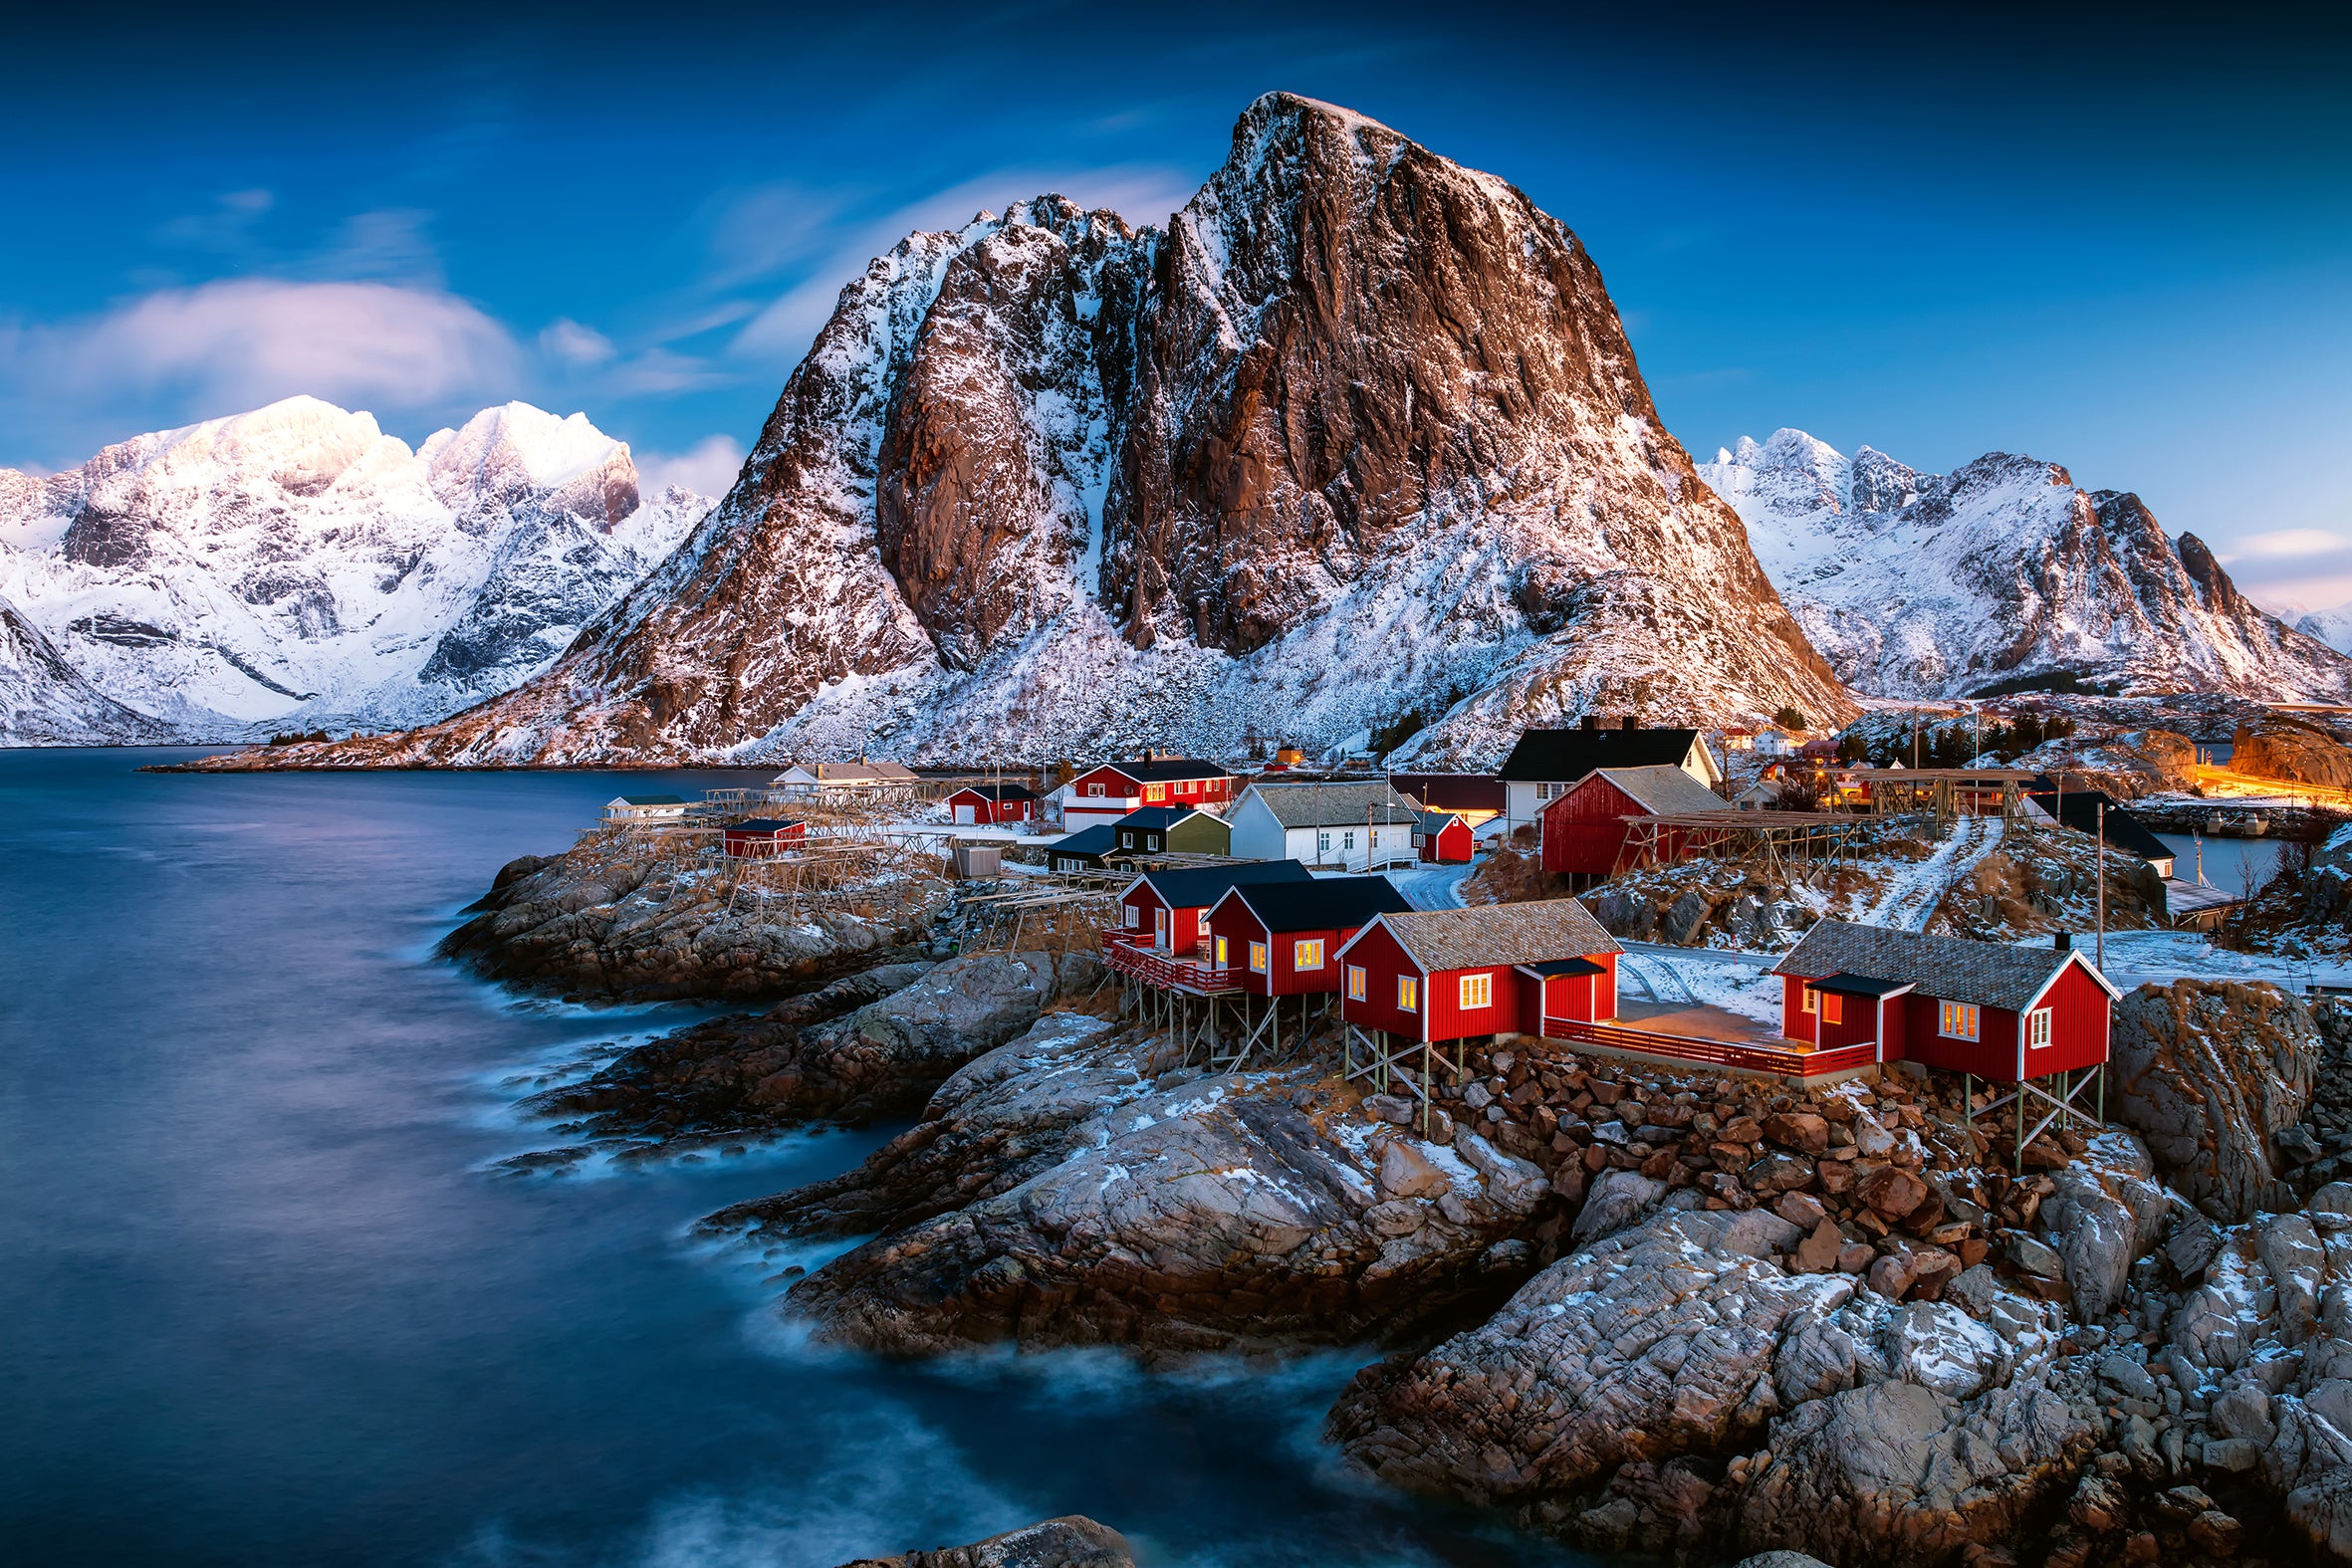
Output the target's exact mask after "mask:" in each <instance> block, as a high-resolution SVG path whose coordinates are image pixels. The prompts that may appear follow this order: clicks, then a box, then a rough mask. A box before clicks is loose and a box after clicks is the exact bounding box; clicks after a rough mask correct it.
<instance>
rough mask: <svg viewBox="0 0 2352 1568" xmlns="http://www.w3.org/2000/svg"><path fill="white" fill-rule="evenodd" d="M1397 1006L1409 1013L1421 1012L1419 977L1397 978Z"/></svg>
mask: <svg viewBox="0 0 2352 1568" xmlns="http://www.w3.org/2000/svg"><path fill="white" fill-rule="evenodd" d="M1396 1005H1397V1006H1398V1007H1400V1008H1403V1009H1404V1010H1405V1011H1407V1012H1419V1011H1420V1010H1421V979H1420V977H1419V976H1417V975H1399V976H1398V977H1397V978H1396Z"/></svg>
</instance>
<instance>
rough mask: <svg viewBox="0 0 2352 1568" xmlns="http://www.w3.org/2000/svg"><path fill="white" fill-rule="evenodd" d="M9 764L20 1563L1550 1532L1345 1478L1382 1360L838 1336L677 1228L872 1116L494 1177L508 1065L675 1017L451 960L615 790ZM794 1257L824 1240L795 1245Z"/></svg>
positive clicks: (815, 1557)
mask: <svg viewBox="0 0 2352 1568" xmlns="http://www.w3.org/2000/svg"><path fill="white" fill-rule="evenodd" d="M190 755H196V754H194V753H182V752H119V751H112V752H110V751H7V752H0V922H4V926H0V932H4V937H0V940H4V943H5V946H4V947H0V952H5V955H6V958H5V961H4V964H0V1543H5V1545H4V1546H0V1560H5V1561H7V1562H9V1563H25V1564H79V1563H141V1564H148V1563H173V1564H177V1563H223V1564H228V1563H234V1564H239V1565H252V1564H276V1563H338V1564H342V1563H446V1564H503V1563H513V1564H530V1565H557V1564H640V1563H641V1564H658V1565H662V1568H699V1565H705V1564H708V1565H734V1564H744V1565H750V1564H761V1565H775V1568H797V1565H802V1564H814V1565H827V1564H832V1563H837V1562H840V1561H842V1560H844V1559H846V1558H849V1557H853V1556H858V1555H861V1554H868V1553H879V1552H886V1551H897V1550H903V1549H905V1548H908V1547H912V1546H926V1545H942V1544H948V1543H951V1542H960V1541H965V1540H970V1539H974V1538H976V1537H978V1536H981V1535H985V1534H988V1533H991V1532H993V1531H996V1530H1001V1529H1006V1528H1010V1527H1011V1526H1013V1525H1015V1524H1020V1523H1025V1522H1027V1521H1029V1520H1032V1519H1036V1518H1042V1517H1045V1516H1048V1515H1051V1514H1056V1513H1062V1512H1071V1511H1077V1512H1085V1513H1090V1514H1093V1515H1094V1516H1096V1517H1098V1518H1101V1519H1103V1520H1105V1521H1107V1522H1109V1523H1112V1524H1114V1525H1116V1526H1118V1527H1119V1528H1121V1529H1123V1530H1126V1531H1127V1532H1129V1533H1130V1535H1132V1536H1133V1537H1134V1538H1136V1539H1137V1541H1138V1543H1139V1545H1141V1546H1142V1547H1143V1548H1144V1549H1145V1551H1146V1553H1147V1555H1148V1557H1149V1559H1150V1560H1151V1561H1154V1562H1159V1563H1187V1564H1195V1563H1197V1564H1209V1563H1216V1564H1230V1565H1236V1568H1240V1565H1258V1564H1267V1565H1273V1564H1294V1563H1300V1562H1318V1563H1399V1564H1404V1563H1458V1564H1490V1563H1492V1564H1502V1563H1514V1564H1525V1563H1539V1562H1546V1561H1566V1560H1569V1559H1563V1558H1554V1557H1552V1556H1550V1555H1549V1554H1547V1553H1546V1552H1545V1551H1544V1550H1543V1549H1542V1548H1540V1547H1538V1546H1537V1545H1536V1544H1535V1543H1533V1542H1530V1541H1529V1540H1527V1539H1525V1538H1523V1537H1517V1536H1512V1535H1509V1534H1506V1533H1504V1532H1501V1531H1499V1530H1497V1529H1496V1528H1495V1527H1493V1526H1492V1525H1491V1524H1488V1523H1486V1522H1485V1521H1482V1520H1480V1519H1477V1518H1474V1517H1469V1516H1464V1515H1457V1514H1451V1513H1445V1512H1440V1511H1435V1510H1431V1509H1427V1508H1422V1507H1419V1506H1415V1505H1412V1504H1408V1503H1405V1502H1403V1501H1401V1500H1399V1499H1396V1498H1393V1497H1390V1496H1388V1495H1386V1494H1384V1493H1380V1492H1376V1491H1366V1490H1362V1489H1358V1488H1356V1487H1354V1486H1352V1485H1351V1484H1350V1483H1349V1481H1348V1480H1347V1478H1346V1477H1345V1476H1344V1475H1343V1474H1341V1473H1340V1472H1338V1471H1337V1470H1336V1468H1335V1467H1334V1466H1333V1464H1332V1463H1331V1460H1330V1456H1329V1455H1328V1454H1327V1453H1326V1452H1325V1451H1324V1450H1322V1449H1321V1448H1320V1446H1319V1445H1318V1444H1317V1442H1316V1438H1315V1434H1316V1429H1317V1427H1318V1425H1319V1423H1320V1420H1321V1417H1322V1413H1323V1412H1324V1410H1325V1409H1326V1408H1327V1407H1328V1405H1329V1403H1330V1401H1331V1399H1332V1398H1333V1396H1334V1395H1335V1394H1336V1393H1337V1392H1338V1389H1339V1387H1340V1385H1341V1384H1342V1383H1344V1381H1345V1380H1346V1378H1347V1376H1348V1374H1349V1373H1350V1372H1351V1371H1352V1370H1353V1368H1354V1366H1355V1365H1356V1364H1358V1363H1359V1362H1360V1361H1361V1360H1362V1359H1364V1358H1363V1357H1362V1356H1351V1355H1333V1356H1327V1357H1323V1358H1319V1359H1316V1360H1312V1361H1309V1362H1306V1363H1304V1364H1302V1365H1296V1366H1293V1367H1290V1368H1287V1369H1284V1370H1280V1371H1275V1372H1263V1371H1256V1372H1254V1371H1247V1370H1244V1369H1241V1368H1239V1367H1230V1368H1223V1369H1212V1370H1210V1371H1207V1372H1203V1373H1201V1374H1199V1375H1195V1376H1189V1377H1186V1378H1182V1379H1171V1378H1164V1377H1152V1376H1147V1375H1144V1374H1141V1373H1138V1372H1136V1371H1134V1370H1132V1369H1131V1368H1129V1367H1128V1366H1127V1365H1126V1364H1125V1363H1123V1362H1122V1361H1120V1360H1118V1359H1117V1358H1115V1357H1110V1356H1105V1355H1100V1354H1091V1353H1073V1354H1056V1355H1047V1356H1035V1357H1026V1358H1012V1357H1007V1356H986V1357H979V1358H975V1359H973V1360H971V1361H969V1362H965V1363H960V1364H955V1365H950V1366H944V1367H942V1366H931V1367H909V1366H898V1365H890V1364H884V1363H881V1362H877V1361H875V1360H872V1359H870V1358H866V1357H862V1356H852V1355H844V1354H840V1353H837V1352H832V1353H823V1352H818V1351H814V1350H812V1349H810V1348H809V1347H807V1346H805V1345H803V1344H802V1343H800V1342H799V1341H798V1340H797V1339H796V1337H795V1336H794V1335H793V1334H792V1333H791V1332H790V1331H789V1330H787V1329H786V1328H784V1327H782V1326H781V1325H779V1323H778V1322H777V1320H776V1319H775V1318H774V1316H773V1315H772V1314H771V1313H770V1312H769V1311H768V1309H767V1302H768V1300H769V1299H770V1297H771V1295H772V1294H773V1291H772V1290H771V1289H770V1288H769V1287H765V1286H763V1285H762V1283H761V1280H762V1278H763V1275H764V1274H765V1273H766V1272H767V1271H768V1270H769V1269H771V1268H773V1267H775V1266H778V1265H777V1264H776V1263H774V1262H770V1263H768V1264H765V1265H763V1264H761V1263H760V1262H758V1261H757V1260H754V1259H751V1258H748V1257H745V1256H743V1255H741V1254H739V1253H730V1252H726V1251H716V1252H714V1251H711V1250H708V1249H705V1248H701V1247H698V1246H696V1245H694V1244H691V1243H689V1242H688V1241H687V1240H686V1239H685V1230H686V1227H687V1226H688V1225H689V1224H690V1223H691V1222H692V1221H693V1220H694V1219H695V1218H697V1217H698V1216H700V1215H702V1214H704V1213H707V1212H708V1211H710V1210H712V1209H715V1208H717V1207H719V1206H720V1205H723V1204H726V1203H730V1202H733V1201H735V1200H738V1199H742V1198H748V1197H752V1196H755V1195H757V1194H761V1193H767V1192H774V1191H777V1190H780V1189H782V1188H786V1187H790V1186H793V1185H795V1184H797V1183H800V1182H804V1181H809V1180H812V1179H815V1178H819V1177H823V1176H829V1175H831V1174H833V1173H835V1172H837V1171H840V1170H843V1169H845V1168H847V1167H849V1166H851V1165H853V1164H855V1163H856V1162H857V1161H858V1160H859V1159H861V1158H863V1157H864V1155H865V1154H866V1153H867V1151H869V1150H870V1149H871V1148H873V1147H874V1146H875V1145H876V1144H877V1143H879V1142H880V1141H881V1140H882V1139H883V1138H884V1137H885V1136H887V1134H888V1132H889V1131H891V1129H878V1130H876V1131H874V1132H869V1133H860V1134H841V1133H834V1134H825V1135H817V1136H808V1137H802V1138H796V1139H792V1140H789V1141H787V1142H784V1143H782V1144H779V1145H777V1146H775V1147H772V1148H768V1149H763V1150H760V1151H757V1152H755V1153H753V1154H752V1155H749V1156H746V1157H742V1158H738V1159H734V1160H728V1161H712V1162H706V1163H699V1164H669V1165H663V1166H657V1167H655V1168H652V1169H650V1170H630V1171H626V1172H614V1171H610V1170H603V1171H591V1172H588V1173H584V1174H575V1175H572V1176H566V1177H557V1178H537V1179H524V1180H517V1179H513V1178H507V1177H501V1176H497V1175H493V1174H490V1173H489V1170H488V1168H489V1167H490V1166H491V1164H492V1163H493V1162H495V1161H497V1160H499V1159H501V1158H503V1157H505V1156H507V1155H511V1154H514V1153H518V1152H521V1151H524V1150H528V1149H532V1148H535V1147H540V1146H543V1145H544V1144H545V1143H546V1142H548V1141H549V1140H548V1139H547V1138H546V1137H545V1136H544V1135H543V1134H540V1133H537V1132H535V1130H534V1129H532V1128H531V1127H529V1126H526V1125H524V1124H522V1123H520V1122H518V1121H517V1120H516V1119H515V1118H514V1117H513V1116H512V1115H511V1114H510V1113H509V1111H508V1109H507V1107H508V1105H509V1104H510V1103H511V1101H512V1100H513V1099H514V1098H515V1097H516V1095H517V1094H518V1093H519V1092H521V1090H520V1089H519V1088H518V1086H517V1080H519V1079H520V1078H523V1077H525V1076H527V1075H529V1074H531V1073H533V1072H534V1071H535V1070H544V1069H546V1068H549V1067H551V1066H554V1065H557V1064H561V1063H564V1062H567V1061H573V1060H576V1059H577V1058H578V1057H579V1055H580V1053H581V1052H583V1051H585V1050H587V1049H588V1048H590V1047H592V1046H594V1045H595V1044H597V1043H598V1042H604V1041H612V1040H616V1039H623V1038H627V1037H632V1036H642V1035H643V1034H645V1033H647V1032H650V1031H655V1030H659V1029H663V1028H668V1027H672V1026H675V1025H676V1024H678V1023H681V1022H684V1021H686V1020H688V1019H690V1018H692V1017H694V1016H698V1015H699V1014H698V1013H697V1012H695V1011H694V1010H692V1009H688V1008H637V1009H612V1010H605V1011H588V1010H585V1009H580V1008H565V1007H561V1006H557V1005H553V1004H548V1003H543V1002H529V1001H524V1000H520V999H517V998H515V997H512V996H509V995H507V994H505V993H502V992H500V991H497V990H495V989H493V988H490V987H486V986H482V985H479V984H477V983H474V982H472V981H468V980H466V979H464V978H462V977H460V976H459V975H457V974H455V973H454V972H452V971H451V970H450V969H448V968H447V967H446V966H444V965H440V964H436V963H434V962H433V961H432V960H431V959H430V957H429V952H430V949H431V947H432V945H433V943H434V942H435V940H437V939H438V938H439V936H440V935H441V934H442V933H443V932H444V931H446V930H447V929H448V928H449V926H450V925H451V924H452V923H453V921H454V919H455V917H456V914H457V911H458V910H459V909H460V908H461V907H462V906H463V905H465V904H466V903H467V902H469V901H470V900H472V899H473V898H475V897H476V896H477V895H479V894H480V893H481V892H482V891H483V889H484V888H485V887H486V886H487V885H488V882H489V878H490V876H491V874H492V873H493V872H494V871H495V870H496V869H497V868H498V866H499V865H500V864H502V863H503V862H504V861H506V860H507V859H509V858H511V857H513V856H515V855H519V854H525V853H545V852H548V851H551V850H555V849H560V848H562V847H563V846H564V845H566V844H567V843H569V842H570V841H571V839H572V836H573V834H574V832H575V831H576V830H577V829H578V828H579V827H581V826H582V825H584V824H586V823H588V822H589V821H591V820H592V819H593V817H594V814H595V809H596V806H597V804H598V803H599V802H601V801H602V800H604V799H606V798H608V797H609V796H611V795H612V794H614V793H616V792H618V789H619V787H621V786H622V785H623V784H626V785H627V786H629V787H632V788H641V789H649V788H662V787H669V788H680V789H698V788H700V787H702V786H703V785H704V784H713V783H721V782H725V783H737V782H740V776H734V777H725V778H722V776H718V775H693V774H675V775H661V776H650V777H649V776H647V775H643V774H634V775H627V776H615V775H609V774H607V775H596V774H547V775H524V776H498V775H430V774H384V775H374V776H356V777H312V776H284V777H254V776H242V777H241V776H223V777H194V778H190V777H180V776H170V775H164V776H157V775H151V774H139V773H135V772H133V771H132V770H133V769H134V767H135V766H136V765H138V764H140V763H145V762H155V761H164V760H169V759H172V758H176V757H181V756H190ZM813 1260H814V1259H812V1261H813Z"/></svg>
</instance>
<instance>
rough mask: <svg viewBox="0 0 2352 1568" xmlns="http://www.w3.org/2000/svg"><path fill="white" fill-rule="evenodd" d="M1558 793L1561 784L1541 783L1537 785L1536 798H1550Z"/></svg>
mask: <svg viewBox="0 0 2352 1568" xmlns="http://www.w3.org/2000/svg"><path fill="white" fill-rule="evenodd" d="M1557 793H1559V786H1558V785H1557V784H1537V785H1535V798H1536V799H1537V800H1548V799H1550V798H1551V797H1552V796H1553V795H1555V794H1557Z"/></svg>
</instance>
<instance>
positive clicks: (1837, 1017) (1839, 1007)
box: [1821, 991, 1846, 1023]
mask: <svg viewBox="0 0 2352 1568" xmlns="http://www.w3.org/2000/svg"><path fill="white" fill-rule="evenodd" d="M1845 1020H1846V1000H1845V998H1843V997H1841V996H1839V995H1838V994H1837V993H1836V992H1834V991H1824V992H1823V993H1821V1021H1822V1022H1823V1023H1843V1022H1844V1021H1845Z"/></svg>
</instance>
